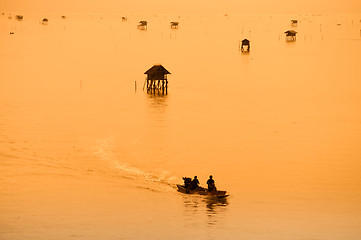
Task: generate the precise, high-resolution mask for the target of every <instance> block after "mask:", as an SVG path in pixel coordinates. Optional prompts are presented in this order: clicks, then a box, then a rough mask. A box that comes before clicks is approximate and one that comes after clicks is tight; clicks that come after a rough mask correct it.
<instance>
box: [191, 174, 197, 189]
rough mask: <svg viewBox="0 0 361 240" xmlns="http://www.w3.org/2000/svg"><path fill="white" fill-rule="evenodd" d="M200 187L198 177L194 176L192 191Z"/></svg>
mask: <svg viewBox="0 0 361 240" xmlns="http://www.w3.org/2000/svg"><path fill="white" fill-rule="evenodd" d="M198 185H199V181H198V178H197V176H194V178H193V180H192V185H191V189H192V190H193V189H196V188H198Z"/></svg>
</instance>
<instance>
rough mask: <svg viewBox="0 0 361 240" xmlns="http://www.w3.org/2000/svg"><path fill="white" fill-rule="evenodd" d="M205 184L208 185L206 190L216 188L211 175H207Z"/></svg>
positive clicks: (214, 189) (210, 190)
mask: <svg viewBox="0 0 361 240" xmlns="http://www.w3.org/2000/svg"><path fill="white" fill-rule="evenodd" d="M207 185H208V192H212V191H216V190H217V189H216V185H215V183H214V180H213V176H212V175H210V176H209V179H208V180H207Z"/></svg>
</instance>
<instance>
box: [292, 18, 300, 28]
mask: <svg viewBox="0 0 361 240" xmlns="http://www.w3.org/2000/svg"><path fill="white" fill-rule="evenodd" d="M297 23H298V20H295V19H294V20H291V26H292V27H297Z"/></svg>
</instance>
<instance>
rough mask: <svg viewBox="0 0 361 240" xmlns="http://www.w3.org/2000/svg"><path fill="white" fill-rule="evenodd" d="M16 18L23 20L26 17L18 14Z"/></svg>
mask: <svg viewBox="0 0 361 240" xmlns="http://www.w3.org/2000/svg"><path fill="white" fill-rule="evenodd" d="M15 19H16V20H18V21H22V20H24V17H23V16H22V15H16V16H15Z"/></svg>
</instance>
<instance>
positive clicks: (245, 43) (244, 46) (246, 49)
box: [241, 38, 251, 52]
mask: <svg viewBox="0 0 361 240" xmlns="http://www.w3.org/2000/svg"><path fill="white" fill-rule="evenodd" d="M250 50H251V44H250V41H249V40H248V39H246V38H245V39H243V40H242V42H241V51H242V52H249V51H250Z"/></svg>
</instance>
